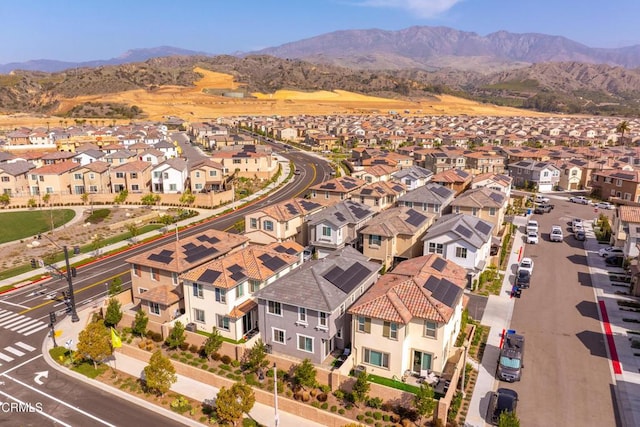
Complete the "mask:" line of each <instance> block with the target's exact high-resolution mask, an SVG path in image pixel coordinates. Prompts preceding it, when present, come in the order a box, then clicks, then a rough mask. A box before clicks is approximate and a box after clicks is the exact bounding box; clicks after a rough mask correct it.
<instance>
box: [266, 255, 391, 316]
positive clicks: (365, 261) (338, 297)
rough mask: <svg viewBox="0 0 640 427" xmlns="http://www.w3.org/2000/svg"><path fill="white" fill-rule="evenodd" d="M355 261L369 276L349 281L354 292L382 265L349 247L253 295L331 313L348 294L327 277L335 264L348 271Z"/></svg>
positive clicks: (292, 273)
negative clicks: (353, 281)
mask: <svg viewBox="0 0 640 427" xmlns="http://www.w3.org/2000/svg"><path fill="white" fill-rule="evenodd" d="M356 264H360V265H361V266H362V269H363V271H365V272H366V275H365V276H364V277H363V278H361V279H360V280H359V281H358V282H357V283H350V284H349V288H350V289H351V292H353V290H354V289H357V288H358V287H359V286H360V285H361V284H362V283H365V282H366V281H368V280H370V279H371V277H372V276H376V275H377V274H378V270H379V269H380V264H378V263H375V262H371V261H369V258H367V257H366V256H364V255H362V254H361V253H360V252H358V251H357V250H355V249H353V248H352V247H350V246H347V247H345V248H344V249H342V250H340V251H338V252H336V253H334V254H331V255H329V256H327V257H326V258H323V259H319V260H313V261H307V262H306V263H304V264H303V265H302V266H301V267H299V268H297V269H295V270H293V271H292V272H290V273H289V274H287V275H286V276H284V277H282V278H280V279H278V280H276V281H275V282H273V283H271V284H270V285H268V286H267V287H265V288H263V289H260V290H259V291H257V292H255V293H254V296H255V297H256V298H259V299H266V300H269V301H277V302H281V303H284V304H290V305H294V306H299V307H306V308H309V309H311V310H319V311H324V312H331V311H333V310H335V309H336V308H338V307H339V306H340V305H341V304H342V303H343V302H344V301H345V299H346V298H347V297H348V295H349V293H346V292H345V291H344V290H343V289H341V288H339V287H338V286H336V285H334V284H332V283H331V282H330V281H329V280H327V279H326V278H325V277H324V276H325V275H327V273H328V272H330V271H331V270H333V269H334V268H335V267H340V268H341V269H342V270H344V271H346V270H348V269H349V268H350V267H352V266H354V265H356Z"/></svg>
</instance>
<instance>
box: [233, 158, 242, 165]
mask: <svg viewBox="0 0 640 427" xmlns="http://www.w3.org/2000/svg"><path fill="white" fill-rule="evenodd" d="M241 163H242V160H241V159H233V164H234V165H239V164H241Z"/></svg>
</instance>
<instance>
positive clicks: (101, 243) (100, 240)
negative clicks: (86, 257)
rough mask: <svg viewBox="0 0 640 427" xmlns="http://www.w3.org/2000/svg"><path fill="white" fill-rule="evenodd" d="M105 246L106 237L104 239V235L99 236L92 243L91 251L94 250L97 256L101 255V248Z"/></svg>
mask: <svg viewBox="0 0 640 427" xmlns="http://www.w3.org/2000/svg"><path fill="white" fill-rule="evenodd" d="M103 246H104V237H102V234H98V235H97V236H96V237H94V239H93V240H92V241H91V249H93V251H94V252H95V256H98V255H100V248H102V247H103Z"/></svg>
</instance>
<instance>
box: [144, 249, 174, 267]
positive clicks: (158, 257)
mask: <svg viewBox="0 0 640 427" xmlns="http://www.w3.org/2000/svg"><path fill="white" fill-rule="evenodd" d="M163 252H164V251H163ZM172 253H173V252H172ZM147 259H148V260H149V261H155V262H161V263H163V264H169V263H170V262H171V261H173V257H171V256H164V255H162V254H161V253H159V254H151V255H149V256H148V257H147Z"/></svg>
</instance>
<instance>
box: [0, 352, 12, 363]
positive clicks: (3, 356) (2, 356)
mask: <svg viewBox="0 0 640 427" xmlns="http://www.w3.org/2000/svg"><path fill="white" fill-rule="evenodd" d="M0 359H2V360H4V361H5V362H11V361H12V360H13V357H9V356H7V355H6V354H2V353H0Z"/></svg>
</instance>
